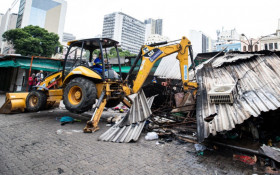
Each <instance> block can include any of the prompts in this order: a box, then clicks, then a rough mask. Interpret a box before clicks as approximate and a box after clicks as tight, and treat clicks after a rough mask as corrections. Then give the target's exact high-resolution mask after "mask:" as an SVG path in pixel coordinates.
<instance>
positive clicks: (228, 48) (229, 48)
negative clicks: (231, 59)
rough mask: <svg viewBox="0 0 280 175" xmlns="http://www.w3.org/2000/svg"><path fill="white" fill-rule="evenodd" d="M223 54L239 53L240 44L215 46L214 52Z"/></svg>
mask: <svg viewBox="0 0 280 175" xmlns="http://www.w3.org/2000/svg"><path fill="white" fill-rule="evenodd" d="M222 50H224V51H225V52H232V51H241V43H240V42H237V43H226V44H220V45H217V46H216V51H222Z"/></svg>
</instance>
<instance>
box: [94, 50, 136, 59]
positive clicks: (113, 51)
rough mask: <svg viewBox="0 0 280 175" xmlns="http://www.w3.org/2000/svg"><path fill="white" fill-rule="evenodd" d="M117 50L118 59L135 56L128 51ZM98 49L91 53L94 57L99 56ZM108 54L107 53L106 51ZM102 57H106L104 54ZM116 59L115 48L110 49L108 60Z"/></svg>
mask: <svg viewBox="0 0 280 175" xmlns="http://www.w3.org/2000/svg"><path fill="white" fill-rule="evenodd" d="M118 50H119V55H120V57H126V56H136V55H135V54H132V53H130V52H129V51H127V50H124V51H123V50H122V49H121V48H118ZM99 52H100V51H99V49H96V50H94V51H93V54H95V55H99ZM107 52H108V51H107ZM104 57H106V56H105V53H104ZM117 57H118V54H117V51H116V49H115V48H111V49H110V50H109V52H108V58H117Z"/></svg>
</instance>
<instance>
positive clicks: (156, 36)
mask: <svg viewBox="0 0 280 175" xmlns="http://www.w3.org/2000/svg"><path fill="white" fill-rule="evenodd" d="M163 41H169V38H168V37H166V36H162V35H159V34H152V35H150V36H149V37H148V38H147V40H146V41H145V45H149V44H153V43H158V42H163Z"/></svg>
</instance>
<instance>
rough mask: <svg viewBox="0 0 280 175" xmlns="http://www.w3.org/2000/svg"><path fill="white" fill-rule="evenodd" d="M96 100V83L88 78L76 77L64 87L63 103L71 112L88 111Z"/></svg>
mask: <svg viewBox="0 0 280 175" xmlns="http://www.w3.org/2000/svg"><path fill="white" fill-rule="evenodd" d="M95 100H96V87H95V84H94V83H93V82H92V81H90V80H88V79H86V78H83V77H78V78H74V79H73V80H71V81H70V82H69V83H68V84H67V85H66V87H65V89H64V94H63V103H64V105H65V107H66V109H67V110H69V111H70V112H73V113H83V112H86V111H88V110H90V109H91V108H92V105H93V104H94V103H95Z"/></svg>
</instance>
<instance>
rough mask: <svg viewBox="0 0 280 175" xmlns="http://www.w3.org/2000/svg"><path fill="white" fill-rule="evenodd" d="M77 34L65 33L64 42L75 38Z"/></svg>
mask: <svg viewBox="0 0 280 175" xmlns="http://www.w3.org/2000/svg"><path fill="white" fill-rule="evenodd" d="M75 39H76V36H74V35H73V34H72V33H63V38H62V42H63V43H67V42H68V41H72V40H75Z"/></svg>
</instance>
